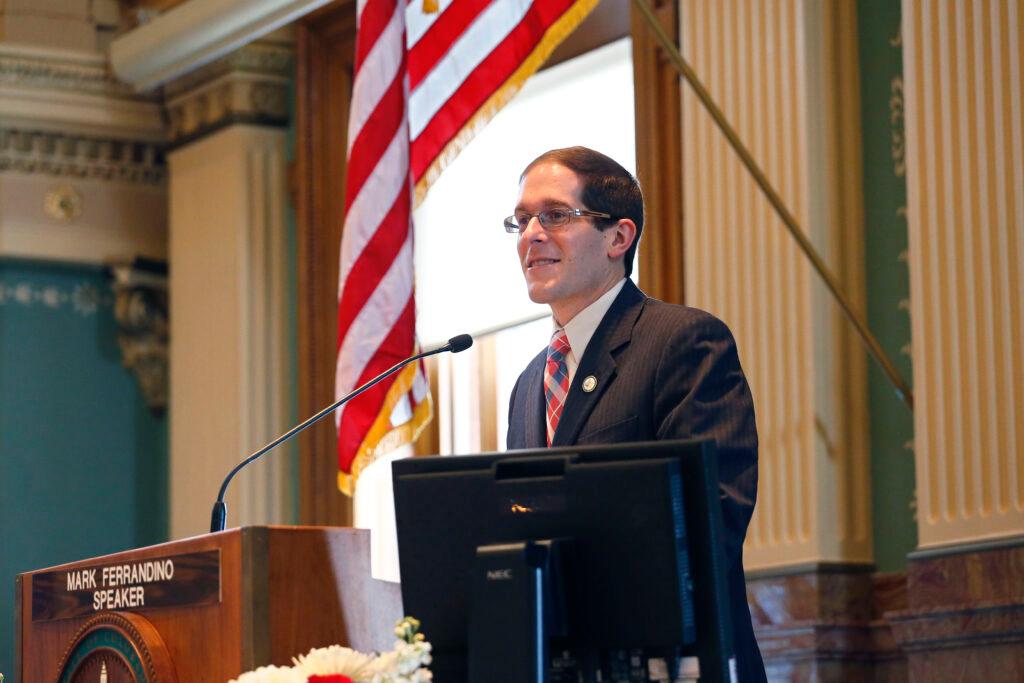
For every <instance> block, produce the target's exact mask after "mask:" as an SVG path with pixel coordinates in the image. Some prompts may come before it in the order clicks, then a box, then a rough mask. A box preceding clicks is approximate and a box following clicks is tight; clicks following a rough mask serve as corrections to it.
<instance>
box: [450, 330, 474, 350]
mask: <svg viewBox="0 0 1024 683" xmlns="http://www.w3.org/2000/svg"><path fill="white" fill-rule="evenodd" d="M472 345H473V338H472V337H470V336H469V335H468V334H460V335H457V336H455V337H452V338H451V339H449V340H448V346H450V347H451V350H452V353H458V352H459V351H465V350H466V349H468V348H469V347H470V346H472Z"/></svg>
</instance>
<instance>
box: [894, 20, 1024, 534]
mask: <svg viewBox="0 0 1024 683" xmlns="http://www.w3.org/2000/svg"><path fill="white" fill-rule="evenodd" d="M903 36H904V46H905V47H904V50H905V53H904V71H905V81H906V104H907V110H906V111H907V123H906V129H907V167H908V173H907V194H908V207H907V213H908V224H909V232H910V234H909V237H910V276H911V320H912V324H913V327H912V332H913V358H914V379H915V384H916V393H917V410H916V414H915V420H914V432H915V452H916V457H917V490H918V500H919V509H918V530H919V537H920V546H921V547H922V548H930V547H937V546H943V545H949V544H954V543H963V542H965V541H979V540H984V539H992V538H999V537H1006V536H1013V535H1021V534H1022V533H1024V461H1022V457H1024V354H1022V352H1021V351H1022V348H1024V346H1022V339H1024V86H1022V78H1024V6H1022V3H1021V2H1019V1H1018V0H964V1H962V2H955V3H945V2H925V1H923V0H906V1H905V2H904V3H903Z"/></svg>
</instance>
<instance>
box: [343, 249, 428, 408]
mask: <svg viewBox="0 0 1024 683" xmlns="http://www.w3.org/2000/svg"><path fill="white" fill-rule="evenodd" d="M412 264H413V260H412V231H411V230H410V232H409V235H408V236H407V237H406V239H405V243H403V244H402V249H401V250H400V251H399V253H398V256H396V257H395V260H394V261H392V262H391V266H390V267H389V268H388V271H387V273H385V274H384V278H383V279H382V280H381V281H380V283H379V284H378V285H377V289H375V290H374V291H373V294H372V295H371V296H370V299H369V300H368V301H367V302H366V305H364V306H363V308H362V309H361V310H360V311H359V314H358V315H356V318H355V320H353V321H352V326H351V327H350V328H349V330H348V334H346V335H345V339H344V341H343V342H342V345H341V349H340V350H339V352H338V362H337V366H336V367H335V375H334V380H335V385H334V386H335V388H336V389H335V395H337V396H343V395H345V394H347V393H348V392H350V391H352V390H353V389H354V388H355V385H356V382H357V381H359V377H360V375H362V374H363V371H364V370H365V369H366V365H367V364H368V363H369V362H370V359H371V358H373V356H374V355H375V354H376V353H377V350H378V349H379V348H380V346H381V344H383V343H384V339H385V338H386V337H387V336H388V334H389V333H390V332H391V328H392V327H394V325H395V321H397V320H398V317H399V316H400V315H401V314H402V311H404V310H405V307H406V304H408V303H409V297H411V296H412V291H413V271H412ZM410 352H411V349H410ZM343 411H344V406H342V408H340V409H339V410H338V412H337V413H336V417H335V421H336V422H338V423H340V422H341V414H342V412H343Z"/></svg>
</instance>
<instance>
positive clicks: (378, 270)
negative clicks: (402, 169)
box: [338, 188, 412, 355]
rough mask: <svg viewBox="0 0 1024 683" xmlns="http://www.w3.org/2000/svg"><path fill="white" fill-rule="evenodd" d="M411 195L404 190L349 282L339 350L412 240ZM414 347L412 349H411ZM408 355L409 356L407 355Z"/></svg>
mask: <svg viewBox="0 0 1024 683" xmlns="http://www.w3.org/2000/svg"><path fill="white" fill-rule="evenodd" d="M409 210H410V193H409V192H408V191H407V190H406V189H405V188H403V189H402V191H401V192H399V193H398V197H396V198H395V202H394V204H392V205H391V209H390V210H389V211H388V213H387V215H385V216H384V220H382V221H381V223H380V227H378V228H377V230H376V232H374V233H373V237H371V238H370V240H369V242H367V243H366V246H365V247H363V250H362V252H360V253H359V256H358V257H357V258H356V260H355V263H353V264H352V270H351V271H350V272H349V274H348V277H346V278H345V286H344V288H343V289H342V292H341V300H340V301H339V303H338V349H339V350H340V349H341V345H342V343H343V342H344V341H345V335H347V334H348V330H349V328H350V327H351V326H352V323H353V322H354V321H355V319H356V316H357V315H359V312H360V311H361V310H362V309H363V306H364V305H365V304H366V302H367V301H368V300H369V298H370V296H372V295H373V292H374V290H376V289H377V285H379V284H380V281H381V280H383V279H384V275H385V274H386V273H387V270H388V267H390V265H391V264H392V263H393V262H394V260H395V257H396V256H397V255H398V252H399V251H401V249H402V245H403V244H405V240H406V239H407V238H408V236H409ZM411 348H412V347H411V346H410V347H409V349H411ZM406 355H409V354H408V353H406Z"/></svg>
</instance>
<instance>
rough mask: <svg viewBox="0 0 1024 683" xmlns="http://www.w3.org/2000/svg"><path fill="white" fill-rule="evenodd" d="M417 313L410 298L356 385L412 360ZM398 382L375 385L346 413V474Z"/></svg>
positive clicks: (341, 441) (342, 454)
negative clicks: (386, 398)
mask: <svg viewBox="0 0 1024 683" xmlns="http://www.w3.org/2000/svg"><path fill="white" fill-rule="evenodd" d="M415 311H416V306H415V302H414V297H409V302H408V303H407V304H406V305H405V309H403V311H402V314H401V315H400V316H398V320H396V321H395V324H394V325H393V326H392V328H391V331H390V332H389V333H388V336H387V337H386V338H385V339H384V342H383V343H382V344H381V345H380V348H379V349H378V351H377V353H376V354H375V355H374V357H373V359H372V360H371V361H370V363H368V364H367V366H366V369H365V370H363V374H362V375H360V377H359V380H358V381H357V382H356V386H360V385H362V384H363V383H365V382H367V381H369V380H371V379H373V378H374V377H376V376H377V375H379V374H380V373H382V372H384V371H385V370H387V369H388V368H390V367H391V366H392V365H394V364H395V363H398V362H399V361H401V360H403V359H405V358H406V357H408V355H409V350H410V349H412V348H413V337H414V335H413V328H414V327H415V324H416V318H415ZM394 383H395V376H391V377H388V378H387V379H385V380H382V381H381V382H379V383H378V384H375V385H374V386H373V387H371V388H370V389H368V390H366V391H365V392H364V393H363V394H361V395H360V396H359V397H358V398H355V399H353V400H352V403H351V404H349V406H348V407H347V408H346V409H345V412H344V413H342V415H341V424H340V425H339V427H338V466H339V467H340V468H341V469H342V471H344V472H348V471H349V469H350V467H351V465H352V460H353V459H354V458H355V455H356V453H357V452H358V451H359V446H360V444H362V442H363V439H364V438H365V437H366V434H367V432H369V431H370V427H372V426H373V423H374V421H375V420H376V419H377V415H378V413H379V411H380V406H381V404H382V403H383V402H384V397H385V396H387V393H388V391H390V390H391V386H392V385H393V384H394Z"/></svg>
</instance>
